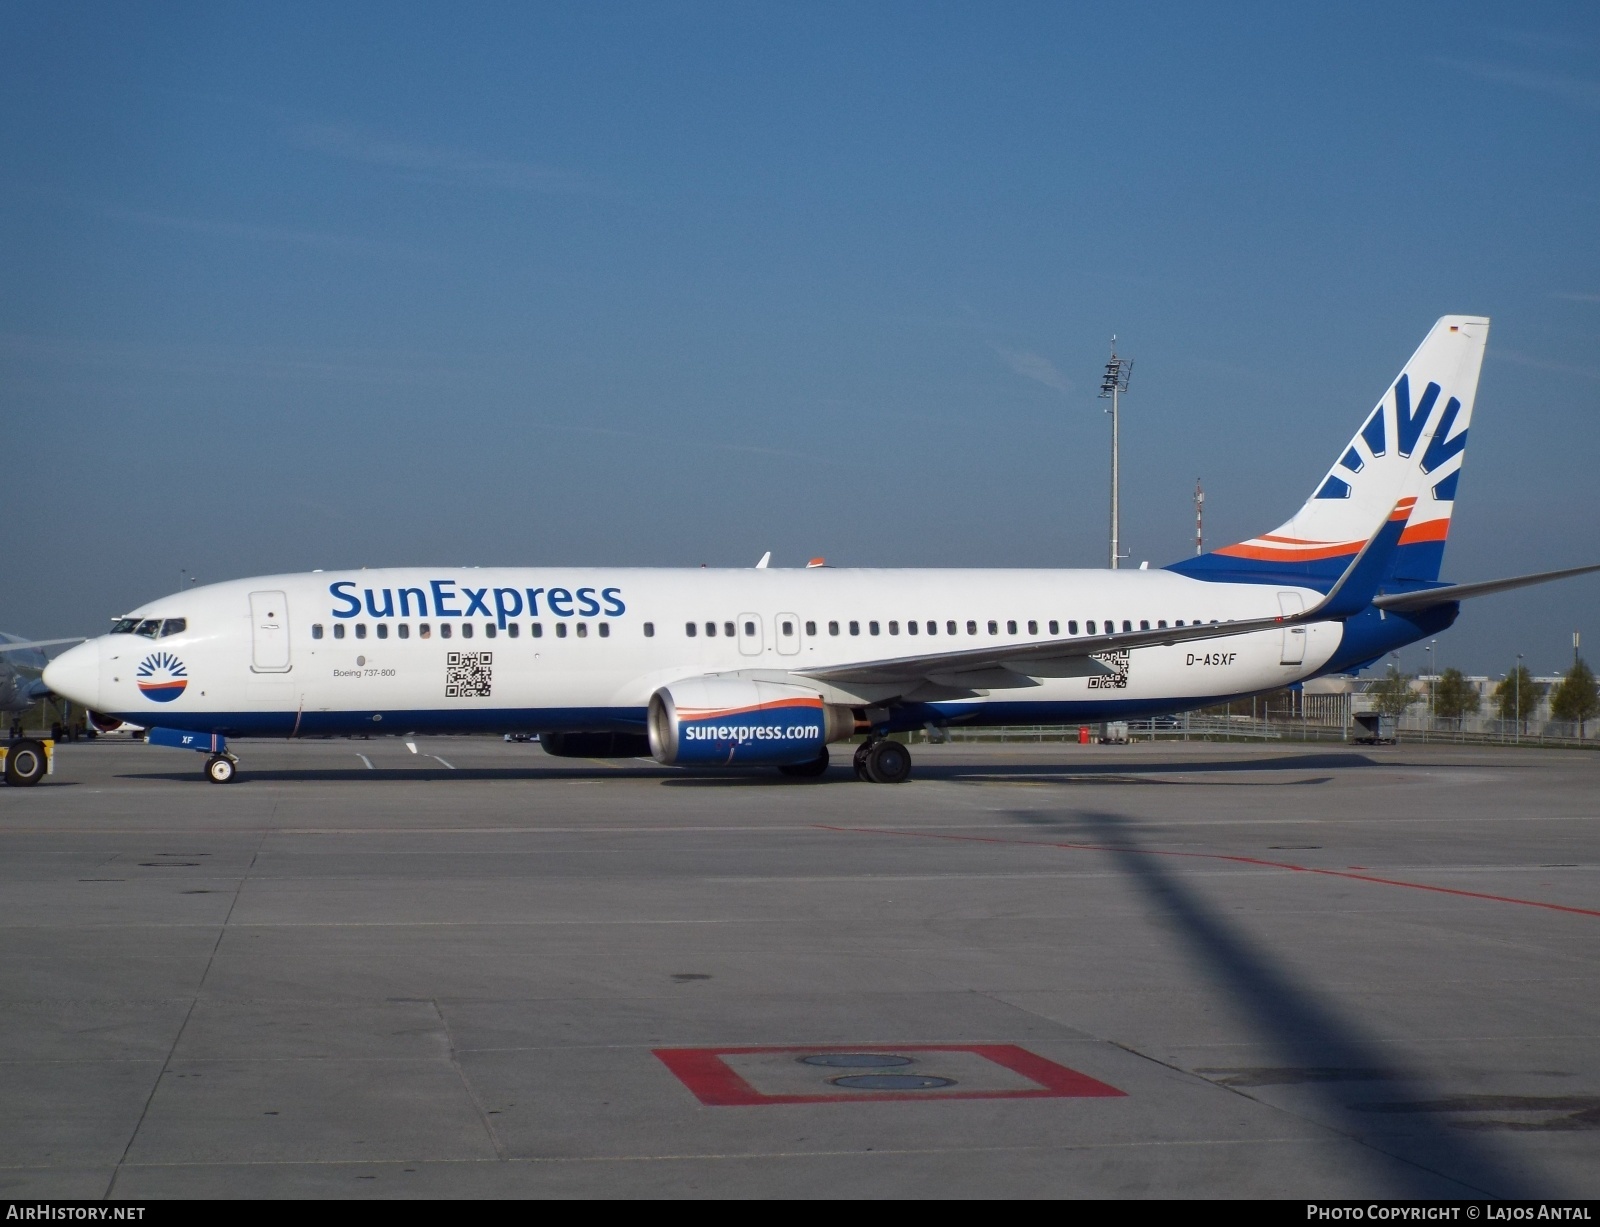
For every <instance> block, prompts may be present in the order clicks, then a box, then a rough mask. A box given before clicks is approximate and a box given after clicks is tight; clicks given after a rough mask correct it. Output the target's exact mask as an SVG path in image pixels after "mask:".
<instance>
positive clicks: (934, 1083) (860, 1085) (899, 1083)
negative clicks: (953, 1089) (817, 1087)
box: [828, 1074, 956, 1091]
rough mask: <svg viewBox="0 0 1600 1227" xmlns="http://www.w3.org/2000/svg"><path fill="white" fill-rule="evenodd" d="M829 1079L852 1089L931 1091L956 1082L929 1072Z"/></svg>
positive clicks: (861, 1075) (858, 1075) (856, 1075)
mask: <svg viewBox="0 0 1600 1227" xmlns="http://www.w3.org/2000/svg"><path fill="white" fill-rule="evenodd" d="M828 1081H829V1082H831V1083H833V1085H834V1086H843V1087H848V1088H849V1089H850V1090H852V1091H931V1090H935V1089H937V1088H938V1087H941V1086H954V1085H955V1084H956V1080H955V1079H954V1078H935V1077H933V1076H931V1075H929V1074H846V1075H845V1076H844V1077H843V1078H829V1079H828Z"/></svg>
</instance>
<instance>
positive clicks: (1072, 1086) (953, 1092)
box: [652, 1044, 1125, 1107]
mask: <svg viewBox="0 0 1600 1227" xmlns="http://www.w3.org/2000/svg"><path fill="white" fill-rule="evenodd" d="M652 1051H653V1052H654V1053H655V1055H656V1057H658V1058H659V1059H660V1061H661V1063H662V1064H663V1065H665V1066H666V1067H667V1068H668V1069H670V1070H671V1071H672V1072H673V1074H675V1075H676V1076H677V1078H678V1081H680V1082H682V1083H683V1084H684V1086H686V1087H688V1088H689V1090H690V1091H692V1092H693V1093H694V1096H695V1098H696V1099H698V1100H699V1101H700V1102H701V1103H703V1104H706V1105H707V1106H708V1107H740V1106H743V1107H748V1106H750V1105H753V1104H774V1103H846V1102H849V1101H852V1100H871V1101H874V1102H880V1103H881V1102H883V1101H885V1100H902V1101H903V1100H910V1099H1112V1098H1122V1097H1123V1096H1124V1094H1125V1092H1123V1091H1119V1090H1117V1088H1116V1087H1114V1086H1109V1085H1107V1084H1106V1083H1104V1082H1100V1081H1097V1080H1096V1079H1094V1078H1091V1077H1089V1076H1088V1075H1087V1074H1080V1073H1079V1072H1078V1071H1077V1070H1075V1069H1068V1068H1067V1067H1066V1066H1065V1065H1057V1064H1056V1063H1055V1062H1054V1061H1048V1060H1046V1059H1045V1058H1044V1057H1041V1056H1039V1055H1038V1054H1037V1053H1032V1052H1029V1051H1028V1050H1027V1049H1026V1048H1019V1047H1017V1046H1016V1045H1015V1044H854V1045H848V1044H819V1045H806V1046H794V1045H788V1044H784V1045H763V1046H758V1047H753V1048H656V1049H652ZM828 1052H881V1053H886V1054H890V1053H892V1054H900V1053H912V1052H927V1053H935V1052H950V1053H969V1054H971V1055H973V1056H976V1057H979V1058H981V1059H982V1060H985V1061H989V1062H992V1063H993V1064H995V1065H998V1066H999V1067H1001V1068H1002V1069H1004V1070H1008V1071H1009V1072H1011V1073H1012V1074H1016V1075H1020V1076H1021V1077H1022V1078H1024V1079H1026V1080H1027V1081H1029V1082H1032V1083H1034V1084H1035V1089H1028V1090H1018V1089H1009V1090H965V1091H964V1090H958V1089H955V1088H954V1087H953V1088H951V1089H950V1090H927V1091H845V1092H839V1091H828V1092H825V1093H819V1094H815V1095H769V1094H763V1093H762V1092H761V1091H759V1090H757V1089H756V1088H755V1087H754V1086H752V1085H751V1084H750V1083H749V1082H748V1081H746V1080H745V1079H744V1078H743V1077H741V1076H740V1074H739V1073H738V1071H736V1070H735V1069H733V1067H732V1066H730V1065H729V1064H728V1063H727V1062H726V1061H724V1060H723V1058H724V1057H729V1056H744V1055H750V1054H772V1055H782V1054H787V1053H792V1054H793V1055H794V1057H795V1059H796V1061H799V1059H800V1058H802V1057H805V1056H812V1055H818V1054H822V1053H828ZM826 1072H829V1071H825V1070H823V1069H821V1068H820V1067H819V1069H818V1080H819V1081H821V1082H823V1084H824V1085H826V1079H825V1077H824V1075H825V1073H826ZM831 1072H833V1073H834V1074H835V1075H837V1074H841V1073H844V1072H846V1071H845V1070H842V1069H834V1070H832V1071H831ZM957 1085H959V1083H958V1084H957Z"/></svg>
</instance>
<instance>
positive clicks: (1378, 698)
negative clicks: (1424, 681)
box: [1367, 665, 1422, 718]
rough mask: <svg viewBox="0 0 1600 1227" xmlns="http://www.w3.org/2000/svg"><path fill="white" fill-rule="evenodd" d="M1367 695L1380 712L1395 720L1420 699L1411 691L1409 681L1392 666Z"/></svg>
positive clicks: (1418, 695)
mask: <svg viewBox="0 0 1600 1227" xmlns="http://www.w3.org/2000/svg"><path fill="white" fill-rule="evenodd" d="M1367 693H1368V694H1369V695H1370V696H1371V697H1372V701H1373V702H1374V703H1376V704H1377V705H1378V710H1379V711H1380V712H1382V713H1383V714H1384V715H1386V716H1394V717H1396V718H1398V717H1400V716H1403V715H1405V711H1406V708H1408V707H1410V706H1411V705H1412V704H1413V703H1417V702H1420V701H1421V699H1422V696H1421V695H1420V694H1418V693H1417V692H1416V691H1415V690H1413V689H1411V679H1410V678H1409V677H1406V676H1405V675H1404V674H1402V673H1401V672H1400V671H1399V670H1398V669H1396V668H1395V667H1394V666H1393V665H1390V666H1389V673H1388V675H1387V676H1386V677H1385V678H1384V679H1383V680H1382V681H1380V682H1378V683H1376V684H1375V685H1374V686H1373V687H1372V689H1371V690H1369V691H1367Z"/></svg>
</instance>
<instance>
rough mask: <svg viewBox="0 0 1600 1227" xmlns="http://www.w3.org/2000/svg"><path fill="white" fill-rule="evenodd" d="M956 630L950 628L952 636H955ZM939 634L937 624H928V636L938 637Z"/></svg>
mask: <svg viewBox="0 0 1600 1227" xmlns="http://www.w3.org/2000/svg"><path fill="white" fill-rule="evenodd" d="M955 629H956V628H955V627H953V626H952V627H951V628H950V633H951V634H952V635H953V634H955ZM938 633H939V624H938V623H937V622H929V623H928V634H930V635H937V634H938Z"/></svg>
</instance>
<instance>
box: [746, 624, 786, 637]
mask: <svg viewBox="0 0 1600 1227" xmlns="http://www.w3.org/2000/svg"><path fill="white" fill-rule="evenodd" d="M744 633H745V634H746V635H754V634H755V633H756V624H755V623H754V622H746V623H745V624H744ZM783 633H784V634H785V635H787V634H788V633H789V632H788V631H784V632H783Z"/></svg>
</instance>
